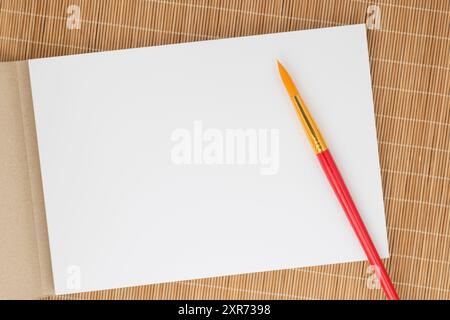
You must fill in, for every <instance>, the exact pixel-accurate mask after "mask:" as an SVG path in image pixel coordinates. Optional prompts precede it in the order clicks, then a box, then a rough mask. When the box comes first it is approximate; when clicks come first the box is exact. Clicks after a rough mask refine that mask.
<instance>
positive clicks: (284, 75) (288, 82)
mask: <svg viewBox="0 0 450 320" xmlns="http://www.w3.org/2000/svg"><path fill="white" fill-rule="evenodd" d="M277 66H278V71H279V72H280V76H281V79H282V80H283V84H284V86H285V87H286V90H287V91H288V93H289V95H290V96H291V97H292V96H295V95H296V94H298V91H297V88H296V87H295V84H294V82H293V81H292V79H291V76H290V75H289V73H288V72H287V70H286V69H285V68H284V66H283V65H282V64H281V62H280V60H278V59H277Z"/></svg>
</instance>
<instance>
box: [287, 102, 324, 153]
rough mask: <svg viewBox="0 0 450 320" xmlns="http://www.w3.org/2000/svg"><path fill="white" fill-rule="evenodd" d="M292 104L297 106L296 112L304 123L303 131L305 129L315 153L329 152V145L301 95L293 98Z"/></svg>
mask: <svg viewBox="0 0 450 320" xmlns="http://www.w3.org/2000/svg"><path fill="white" fill-rule="evenodd" d="M292 102H293V103H294V105H295V106H296V108H295V111H296V112H297V116H298V118H299V119H300V121H301V123H302V126H303V129H305V132H306V135H307V136H308V140H309V143H310V144H311V146H312V148H313V150H314V152H315V153H316V154H318V153H321V152H323V151H325V150H327V144H326V143H325V140H324V139H323V137H322V134H321V133H320V131H319V128H318V127H317V124H316V122H315V121H314V119H313V117H312V116H311V114H310V113H309V110H308V107H307V106H306V104H305V102H304V101H303V99H302V98H301V97H300V95H295V96H292Z"/></svg>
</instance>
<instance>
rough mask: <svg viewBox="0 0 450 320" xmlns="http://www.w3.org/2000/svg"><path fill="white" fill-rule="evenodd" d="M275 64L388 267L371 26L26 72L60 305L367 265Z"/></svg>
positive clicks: (161, 50)
mask: <svg viewBox="0 0 450 320" xmlns="http://www.w3.org/2000/svg"><path fill="white" fill-rule="evenodd" d="M276 59H280V60H281V61H282V62H283V64H284V65H285V66H286V68H287V70H288V71H289V72H290V73H291V75H292V76H293V78H294V80H295V81H296V82H297V85H298V87H299V90H300V92H301V93H302V95H303V97H304V99H305V101H306V102H307V103H308V105H309V107H310V109H311V112H312V113H313V115H314V117H315V118H316V120H317V122H318V124H319V126H320V128H321V129H322V131H323V134H324V136H325V139H326V140H327V142H328V144H329V146H330V150H331V151H332V153H333V154H334V156H335V160H336V162H337V164H338V166H339V167H340V169H341V171H342V174H343V176H344V179H345V180H346V182H347V183H348V186H349V188H350V190H351V193H352V195H353V196H354V200H355V202H356V204H357V206H358V208H359V209H360V212H361V215H362V217H363V219H364V221H365V223H366V224H367V228H368V230H369V232H370V234H371V235H372V237H373V240H374V242H375V244H376V247H377V248H378V250H379V252H380V254H381V256H382V257H387V256H388V244H387V236H386V226H385V216H384V209H383V198H382V189H381V179H380V167H379V162H378V152H377V142H376V132H375V121H374V111H373V102H372V92H371V80H370V70H369V61H368V53H367V42H366V33H365V26H364V25H354V26H345V27H336V28H327V29H317V30H310V31H298V32H289V33H280V34H270V35H262V36H252V37H244V38H235V39H225V40H216V41H204V42H197V43H188V44H177V45H170V46H160V47H153V48H141V49H129V50H121V51H113V52H106V53H94V54H85V55H76V56H66V57H58V58H49V59H40V60H33V61H30V74H31V80H32V92H33V100H34V107H35V115H36V125H37V133H38V143H39V152H40V161H41V169H42V177H43V184H44V193H45V205H46V212H47V219H48V229H49V236H50V248H51V256H52V267H53V275H54V280H55V289H56V293H68V292H79V291H90V290H98V289H106V288H114V287H125V286H133V285H142V284H150V283H159V282H167V281H176V280H185V279H193V278H203V277H213V276H221V275H232V274H239V273H248V272H256V271H266V270H274V269H285V268H297V267H305V266H312V265H322V264H330V263H341V262H350V261H357V260H363V259H365V256H364V253H363V251H362V249H361V248H360V246H359V243H358V241H357V239H356V236H355V235H354V233H353V231H352V229H351V227H350V225H349V223H348V222H347V220H346V218H345V215H344V212H343V211H342V209H341V208H340V206H339V203H338V201H337V200H336V197H335V196H334V194H333V192H332V190H331V188H330V186H329V184H328V182H327V181H326V178H325V176H324V174H323V172H322V171H321V168H320V165H319V162H318V161H317V159H316V158H315V156H314V154H313V152H312V150H311V149H310V146H309V144H308V142H307V139H306V137H305V135H304V133H303V131H302V128H301V125H300V123H299V121H298V119H297V117H296V114H295V111H294V109H293V106H292V105H291V102H290V100H289V97H288V95H287V93H286V92H285V89H284V87H283V85H282V82H281V80H280V77H279V74H278V70H277V66H276ZM239 129H244V130H246V131H239ZM243 132H244V133H246V134H248V139H246V140H242V141H244V142H242V141H241V142H237V141H238V140H233V139H234V138H233V137H235V136H234V135H238V136H239V135H240V134H242V133H243ZM264 137H266V138H267V139H266V138H264ZM233 142H234V143H235V144H234V147H233ZM189 143H190V144H189ZM239 146H240V147H239ZM241 147H242V148H241Z"/></svg>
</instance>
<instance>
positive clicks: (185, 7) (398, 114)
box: [0, 0, 450, 299]
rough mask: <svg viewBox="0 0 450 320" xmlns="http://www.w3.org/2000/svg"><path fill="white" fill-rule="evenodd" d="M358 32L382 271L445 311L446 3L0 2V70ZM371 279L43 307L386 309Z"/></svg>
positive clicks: (320, 279)
mask: <svg viewBox="0 0 450 320" xmlns="http://www.w3.org/2000/svg"><path fill="white" fill-rule="evenodd" d="M72 5H75V7H73V6H72ZM374 5H375V6H374ZM71 6H72V7H71ZM77 8H79V9H80V18H81V21H80V24H79V25H78V24H77V23H78V22H77V21H78V20H73V19H76V18H77V16H76V14H77ZM380 17H381V19H379V18H380ZM364 22H367V23H368V26H370V29H369V31H368V40H369V52H370V62H371V73H372V81H373V92H374V100H375V113H376V119H377V131H378V142H379V151H380V161H381V168H382V179H383V188H384V201H385V207H386V214H387V226H388V235H389V243H390V252H391V258H390V259H388V260H387V261H386V264H387V267H388V270H389V272H390V274H391V276H392V278H393V281H394V283H395V285H396V287H397V289H398V292H399V294H400V296H401V297H402V298H405V299H406V298H408V299H449V298H450V148H449V147H450V1H449V0H435V1H429V0H410V1H408V0H398V1H388V0H381V1H364V0H335V1H333V0H323V1H320V0H304V1H294V0H275V1H268V0H259V1H258V0H232V1H230V0H228V1H219V0H216V1H214V0H203V1H202V0H185V1H181V0H180V1H169V0H160V1H158V0H108V1H106V0H84V1H83V0H70V1H64V0H63V1H58V0H48V1H44V0H34V1H26V0H0V60H2V61H11V60H21V59H29V58H37V57H47V56H58V55H67V54H76V53H84V52H92V51H103V50H112V49H120V48H131V47H142V46H153V45H162V44H169V43H178V42H190V41H199V40H206V39H216V38H226V37H236V36H244V35H252V34H263V33H272V32H282V31H290V30H301V29H311V28H320V27H329V26H336V25H346V24H354V23H364ZM78 27H79V28H78ZM367 268H368V263H351V264H341V265H329V266H322V267H314V268H306V269H292V270H284V271H274V272H264V273H253V274H246V275H239V276H230V277H220V278H211V279H201V280H194V281H184V282H178V283H168V284H159V285H150V286H142V287H136V288H127V289H117V290H108V291H101V292H92V293H83V294H76V295H68V296H61V297H48V298H49V299H200V298H201V299H383V298H384V295H383V293H382V291H381V290H380V289H376V288H375V289H373V288H372V289H370V287H371V286H370V285H368V283H370V282H371V277H372V275H373V274H372V273H370V272H369V271H368V269H367Z"/></svg>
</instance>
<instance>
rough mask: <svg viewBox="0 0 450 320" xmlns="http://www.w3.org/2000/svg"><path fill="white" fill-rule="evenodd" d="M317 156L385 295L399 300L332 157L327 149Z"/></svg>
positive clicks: (390, 298)
mask: <svg viewBox="0 0 450 320" xmlns="http://www.w3.org/2000/svg"><path fill="white" fill-rule="evenodd" d="M317 157H318V158H319V161H320V164H321V165H322V168H323V170H324V171H325V174H326V175H327V178H328V181H329V182H330V184H331V186H332V187H333V190H334V192H335V194H336V196H337V197H338V199H339V202H340V203H341V205H342V208H343V209H344V211H345V214H346V216H347V218H348V220H349V221H350V224H351V225H352V227H353V230H355V233H356V236H357V237H358V240H359V242H360V243H361V245H362V247H363V249H364V252H365V253H366V256H367V258H368V259H369V262H370V264H371V265H372V267H373V268H374V269H375V272H376V274H377V276H378V279H379V280H380V283H381V286H382V288H383V290H384V292H385V293H386V296H387V297H388V299H389V300H399V297H398V295H397V293H396V292H395V288H394V285H393V284H392V281H391V279H390V278H389V275H388V273H387V271H386V269H385V268H384V265H383V262H382V261H381V259H380V256H379V255H378V252H377V249H376V248H375V246H374V244H373V242H372V239H371V238H370V236H369V233H368V232H367V229H366V227H365V225H364V222H363V221H362V219H361V216H360V215H359V212H358V209H357V208H356V206H355V203H354V202H353V200H352V197H351V195H350V192H349V191H348V189H347V187H346V186H345V183H344V180H343V179H342V177H341V174H340V173H339V170H338V168H337V167H336V164H335V163H334V160H333V157H332V156H331V154H330V152H329V151H328V149H327V150H325V151H322V152H320V153H318V154H317Z"/></svg>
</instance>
